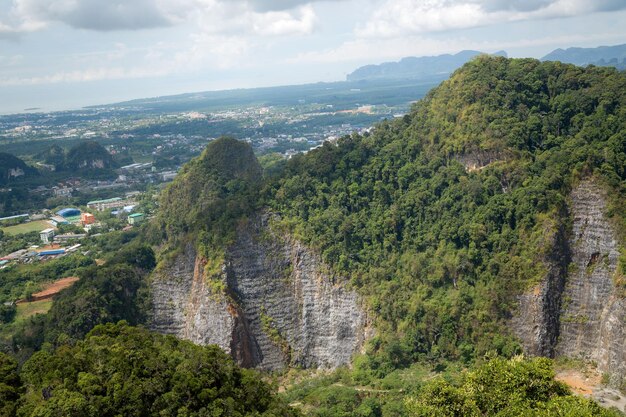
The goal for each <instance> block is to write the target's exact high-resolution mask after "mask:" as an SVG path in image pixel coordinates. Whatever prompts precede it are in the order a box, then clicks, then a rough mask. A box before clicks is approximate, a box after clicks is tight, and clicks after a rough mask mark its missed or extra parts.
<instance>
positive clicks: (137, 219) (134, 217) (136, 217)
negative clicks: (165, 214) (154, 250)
mask: <svg viewBox="0 0 626 417" xmlns="http://www.w3.org/2000/svg"><path fill="white" fill-rule="evenodd" d="M144 219H145V216H144V214H143V213H133V214H131V215H129V216H128V224H132V225H136V224H139V223H141V222H142V221H144Z"/></svg>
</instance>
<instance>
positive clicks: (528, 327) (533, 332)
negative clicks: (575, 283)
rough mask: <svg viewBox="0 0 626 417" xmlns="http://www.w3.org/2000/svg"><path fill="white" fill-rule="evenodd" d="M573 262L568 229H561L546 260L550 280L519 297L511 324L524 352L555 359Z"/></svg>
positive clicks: (553, 240) (551, 245)
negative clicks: (563, 306) (561, 315)
mask: <svg viewBox="0 0 626 417" xmlns="http://www.w3.org/2000/svg"><path fill="white" fill-rule="evenodd" d="M569 259H570V256H569V246H568V242H567V233H566V231H565V230H564V228H559V229H558V230H557V232H556V233H555V235H554V236H553V238H552V242H551V243H550V250H549V251H548V255H547V257H546V259H545V260H544V262H545V264H546V265H547V266H548V273H547V275H546V278H545V279H544V280H543V282H541V283H540V284H539V285H537V286H536V287H535V288H533V289H532V291H530V292H528V293H526V294H522V295H521V296H520V297H519V303H520V306H519V311H518V314H517V315H516V316H514V317H513V319H512V322H511V324H512V327H513V329H514V330H515V332H516V334H517V335H518V337H519V338H520V339H521V341H522V346H523V347H524V351H525V352H526V353H528V354H530V355H534V356H548V357H552V356H554V348H555V346H556V343H557V341H558V337H559V330H560V329H559V319H560V310H561V303H562V296H561V295H562V293H563V289H564V287H565V280H566V278H567V265H568V263H569Z"/></svg>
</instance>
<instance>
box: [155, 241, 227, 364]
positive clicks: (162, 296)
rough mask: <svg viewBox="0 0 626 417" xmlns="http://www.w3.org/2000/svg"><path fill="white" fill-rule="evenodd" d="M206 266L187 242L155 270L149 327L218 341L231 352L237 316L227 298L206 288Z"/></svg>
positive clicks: (199, 340)
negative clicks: (231, 339) (230, 310)
mask: <svg viewBox="0 0 626 417" xmlns="http://www.w3.org/2000/svg"><path fill="white" fill-rule="evenodd" d="M204 265H205V263H204V262H203V261H202V260H201V259H199V258H198V257H197V255H196V251H195V250H194V249H193V247H192V246H191V245H187V246H186V247H185V250H184V252H183V253H182V254H181V255H179V256H178V257H177V259H176V260H175V261H174V262H172V264H171V265H169V266H167V267H165V268H163V269H161V270H159V271H157V272H156V273H155V275H154V276H153V277H152V282H151V294H152V308H153V314H152V322H151V326H150V327H151V328H152V329H153V330H155V331H157V332H160V333H164V334H172V335H175V336H178V337H181V338H183V339H187V340H191V341H192V342H194V343H197V344H203V345H206V344H216V345H218V346H220V347H221V348H222V349H224V350H226V351H227V352H228V351H230V334H231V332H232V329H233V327H234V322H235V318H234V316H233V315H232V314H230V313H229V309H228V305H229V304H228V301H227V299H226V298H225V297H223V296H221V295H216V294H212V292H211V290H210V288H209V287H207V285H206V280H205V278H204Z"/></svg>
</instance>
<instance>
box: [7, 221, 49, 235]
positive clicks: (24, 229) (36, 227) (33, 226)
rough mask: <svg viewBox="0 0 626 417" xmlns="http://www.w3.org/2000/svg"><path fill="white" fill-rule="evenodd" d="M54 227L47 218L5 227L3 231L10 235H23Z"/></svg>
mask: <svg viewBox="0 0 626 417" xmlns="http://www.w3.org/2000/svg"><path fill="white" fill-rule="evenodd" d="M49 227H52V226H51V225H50V223H48V222H47V221H46V220H36V221H34V222H28V223H22V224H17V225H15V226H9V227H3V228H2V231H3V232H4V233H6V234H7V235H9V236H15V235H21V234H24V233H30V232H41V231H42V230H44V229H47V228H49Z"/></svg>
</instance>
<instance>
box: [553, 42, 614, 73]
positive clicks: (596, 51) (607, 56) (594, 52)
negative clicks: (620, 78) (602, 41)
mask: <svg viewBox="0 0 626 417" xmlns="http://www.w3.org/2000/svg"><path fill="white" fill-rule="evenodd" d="M541 60H542V61H561V62H567V63H569V64H576V65H581V66H585V65H597V66H600V67H607V66H612V67H616V68H617V69H619V70H624V69H626V44H622V45H614V46H598V47H597V48H567V49H560V48H559V49H555V50H554V51H552V52H550V53H549V54H548V55H546V56H544V57H543V58H541Z"/></svg>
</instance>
